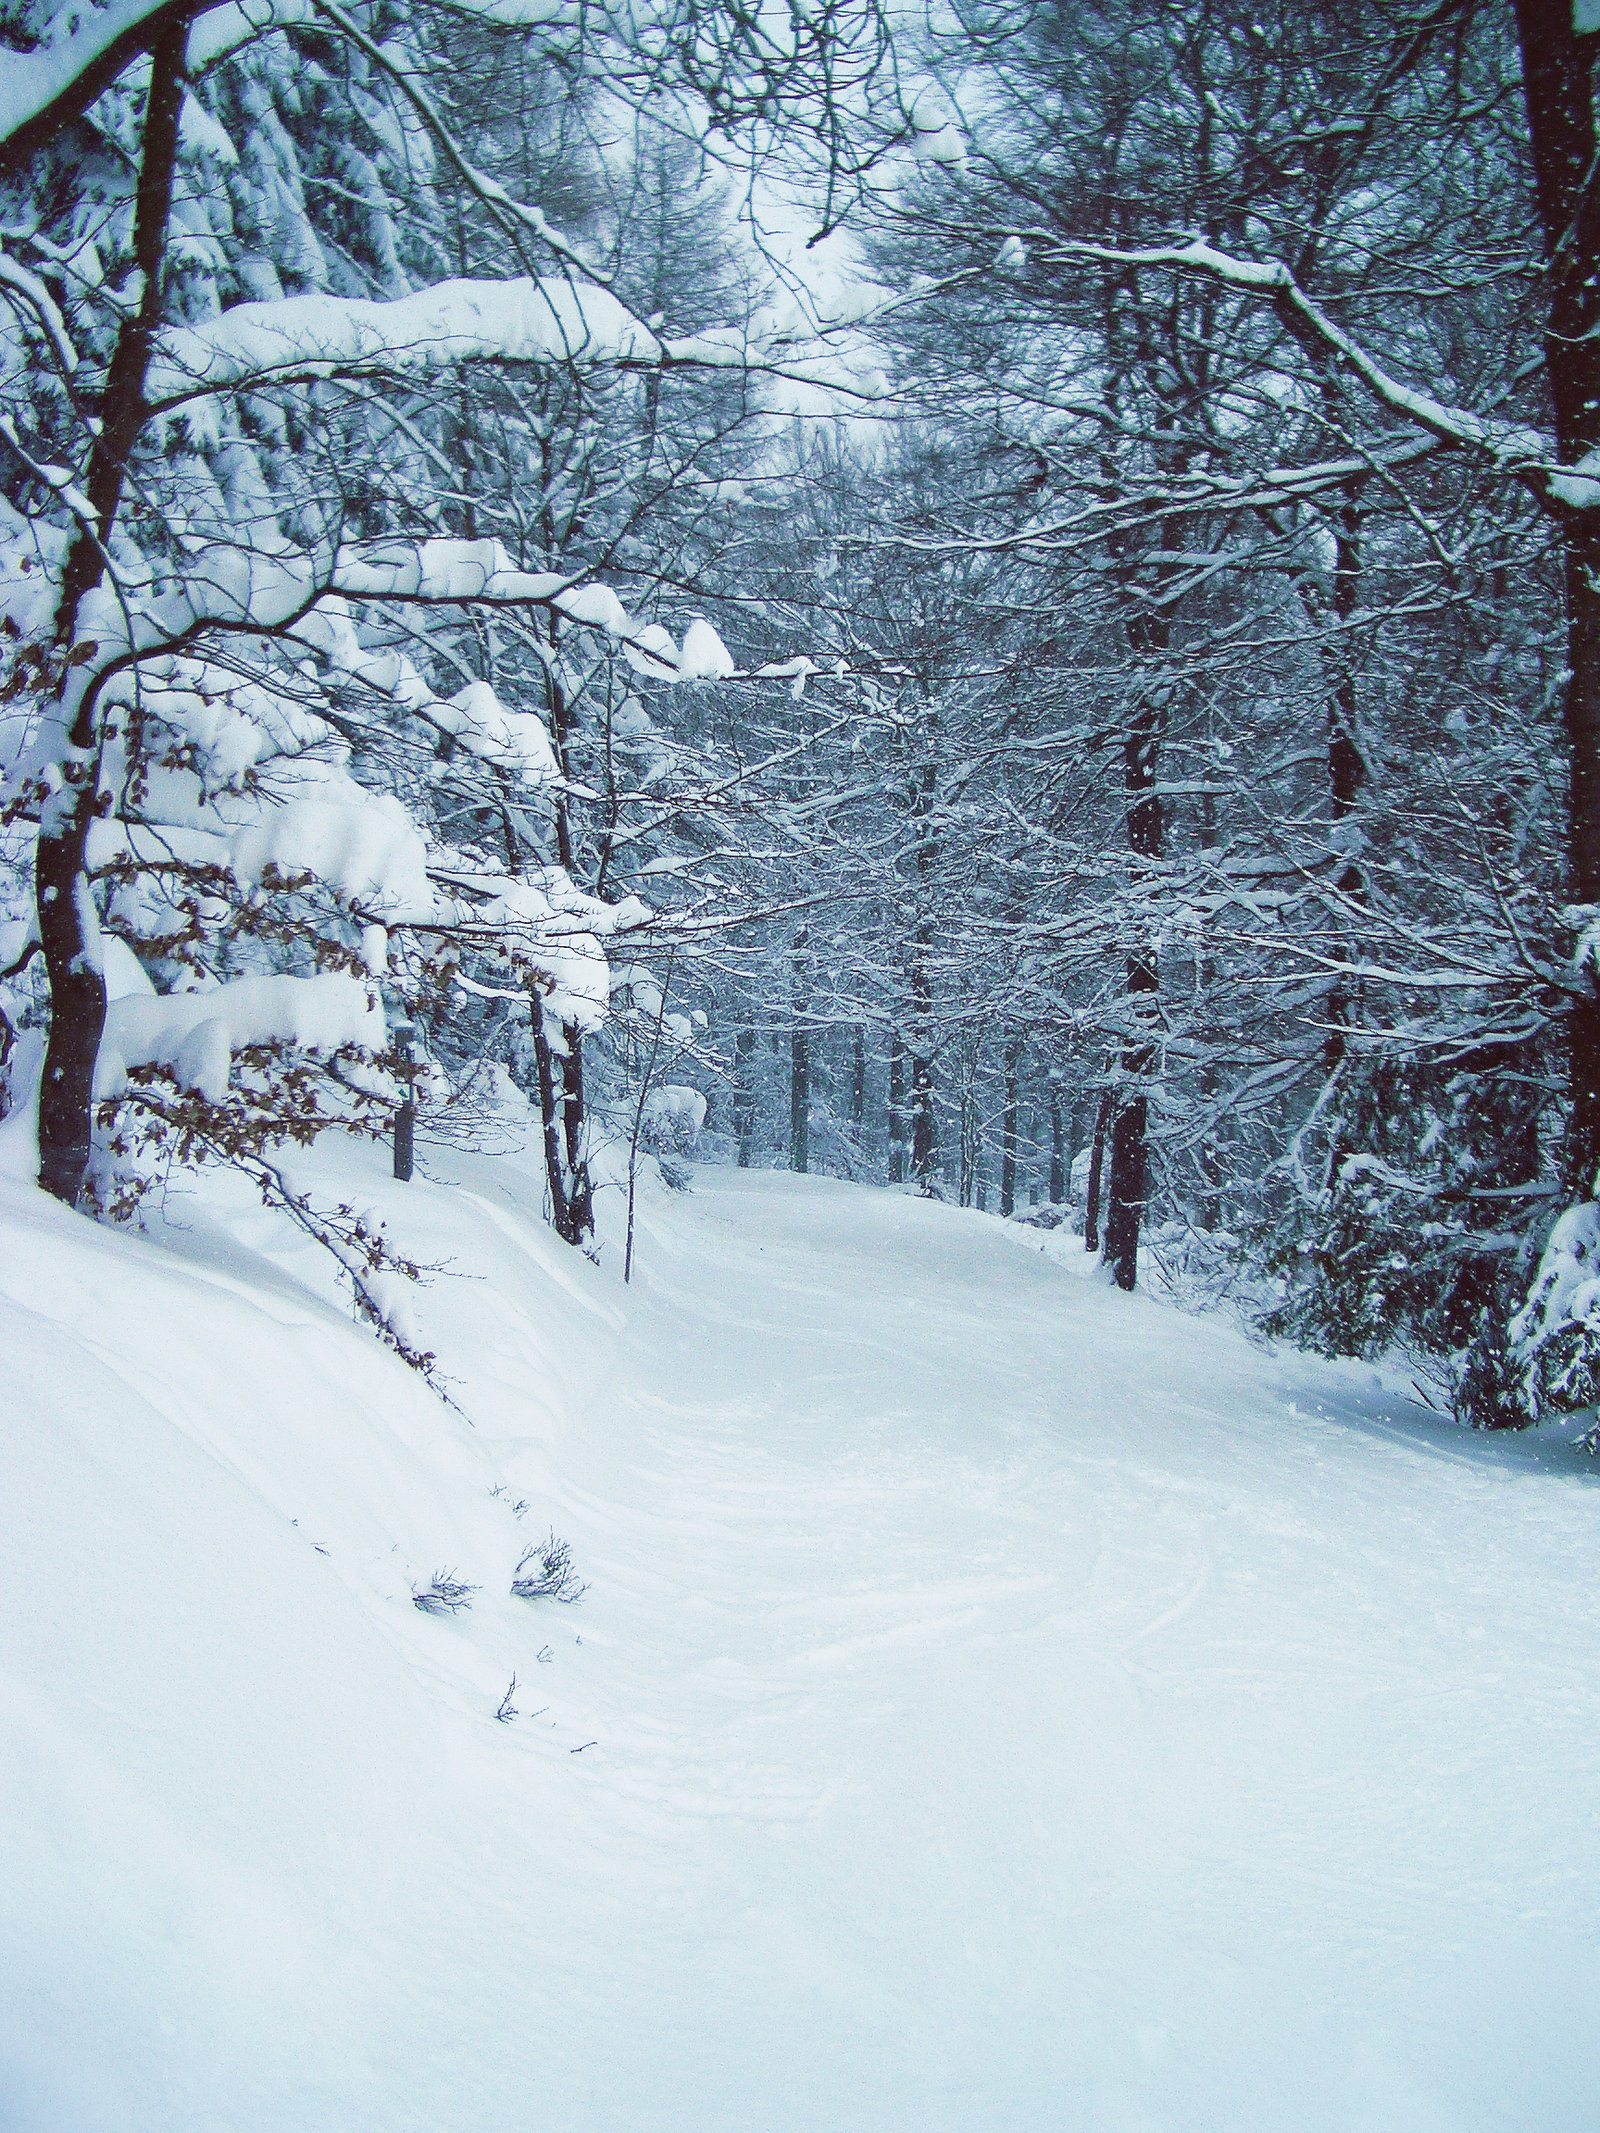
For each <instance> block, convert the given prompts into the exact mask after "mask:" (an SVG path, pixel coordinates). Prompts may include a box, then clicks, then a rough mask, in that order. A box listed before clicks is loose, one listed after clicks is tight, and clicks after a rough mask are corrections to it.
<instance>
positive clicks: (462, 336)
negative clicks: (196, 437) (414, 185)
mask: <svg viewBox="0 0 1600 2133" xmlns="http://www.w3.org/2000/svg"><path fill="white" fill-rule="evenodd" d="M580 358H587V359H588V360H589V361H591V362H600V363H611V364H618V365H621V364H626V363H641V364H644V365H648V366H650V367H652V368H653V367H656V366H659V365H660V364H661V363H662V362H663V361H664V360H665V358H666V348H665V347H664V345H663V344H662V342H660V341H659V340H657V338H656V336H655V335H654V334H653V333H652V332H651V331H650V329H649V327H648V326H646V325H644V324H643V323H642V321H640V320H639V319H637V318H635V317H634V316H633V314H632V312H630V311H629V310H628V309H627V307H626V305H624V304H622V303H619V302H618V300H617V299H616V297H614V296H612V295H611V294H610V293H609V292H608V291H606V290H604V289H595V288H580V287H579V286H577V285H576V284H574V283H572V282H567V281H561V280H555V279H550V278H543V279H535V278H534V277H532V276H524V277H521V278H519V279H517V280H515V281H467V280H462V281H445V282H439V283H437V284H436V285H435V286H434V287H433V288H431V289H424V290H421V291H419V292H418V294H416V295H414V296H402V297H397V298H394V299H392V300H390V301H388V302H375V301H370V300H368V299H365V298H359V297H340V296H290V297H284V298H282V299H280V300H279V301H276V302H266V303H248V304H236V305H234V307H233V308H232V309H231V310H229V311H224V312H222V313H220V314H219V315H218V316H217V317H216V318H213V319H207V320H205V321H204V322H203V323H202V324H200V325H198V326H176V327H169V328H167V330H166V331H165V332H163V333H162V335H161V337H160V340H159V342H158V343H157V348H156V354H155V358H154V361H153V362H152V363H151V366H150V375H149V379H148V382H147V386H146V398H147V400H148V403H149V405H150V408H151V410H152V412H153V413H155V414H164V413H167V412H169V411H171V410H173V409H175V408H178V407H181V406H182V405H183V404H184V403H185V402H186V401H189V400H192V399H195V398H198V397H199V396H201V395H203V394H208V393H216V392H235V391H241V390H254V389H256V388H258V387H262V386H268V385H285V384H291V383H298V382H300V381H301V380H304V379H307V378H316V377H329V376H331V375H334V374H335V373H349V372H351V371H363V370H367V371H370V370H374V369H392V368H394V367H395V366H397V365H398V366H404V365H415V366H416V367H418V368H423V369H427V368H433V367H441V366H445V365H452V364H459V363H475V362H479V363H481V362H508V363H569V362H573V361H576V360H578V359H580Z"/></svg>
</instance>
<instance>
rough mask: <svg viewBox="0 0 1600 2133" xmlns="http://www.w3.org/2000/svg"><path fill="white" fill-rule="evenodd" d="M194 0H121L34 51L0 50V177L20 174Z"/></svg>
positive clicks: (73, 17)
mask: <svg viewBox="0 0 1600 2133" xmlns="http://www.w3.org/2000/svg"><path fill="white" fill-rule="evenodd" d="M194 13H195V7H194V0H120V4H119V5H115V6H112V7H107V8H102V9H101V10H100V11H99V12H98V13H93V14H90V15H89V16H88V19H87V20H84V19H83V18H82V17H80V16H78V15H77V14H76V13H68V14H66V15H65V17H64V19H65V20H66V21H68V22H70V23H71V24H72V25H73V27H72V28H71V29H70V30H69V31H68V33H67V34H66V35H65V36H64V37H58V38H56V39H55V40H54V42H47V43H45V44H42V45H41V46H40V47H39V48H38V50H36V51H33V52H0V178H11V177H15V176H16V175H17V174H18V172H20V171H21V170H22V169H24V168H25V167H26V165H27V162H28V160H29V158H30V157H31V156H34V155H36V154H37V153H38V151H39V150H40V149H41V148H42V147H43V146H44V144H45V142H46V141H48V140H49V139H50V137H51V136H52V134H54V133H56V132H57V131H58V130H59V129H60V128H61V127H62V126H63V125H65V124H66V122H67V120H68V119H70V118H72V117H73V116H75V115H76V114H77V113H78V112H80V111H85V110H87V109H88V107H89V105H90V104H92V103H93V102H94V100H95V98H96V97H97V96H98V95H99V94H100V93H101V91H102V90H104V89H107V88H109V87H110V85H111V83H112V82H113V81H115V79H116V77H117V76H118V75H119V74H120V73H121V71H122V69H123V68H124V67H125V66H127V65H128V63H129V62H130V61H131V60H133V59H136V58H137V57H138V55H139V54H140V53H141V52H146V51H148V50H149V49H150V46H151V45H152V44H153V43H154V42H155V40H156V38H158V37H159V36H160V35H161V34H162V33H163V31H165V30H167V29H168V28H170V27H171V26H172V25H173V24H174V23H181V22H183V21H184V20H185V19H186V18H187V17H189V16H191V15H193V14H194Z"/></svg>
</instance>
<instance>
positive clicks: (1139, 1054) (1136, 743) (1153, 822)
mask: <svg viewBox="0 0 1600 2133" xmlns="http://www.w3.org/2000/svg"><path fill="white" fill-rule="evenodd" d="M1128 634H1129V638H1130V641H1131V642H1132V643H1133V645H1134V648H1135V650H1137V651H1138V652H1139V653H1141V654H1142V655H1143V656H1144V657H1145V658H1146V659H1147V660H1150V661H1152V662H1153V661H1154V660H1156V659H1158V658H1160V657H1162V656H1163V655H1164V654H1165V652H1166V649H1167V641H1168V634H1169V633H1168V626H1167V623H1166V621H1165V619H1164V618H1161V617H1151V616H1141V617H1138V618H1136V619H1135V621H1134V623H1133V624H1131V625H1130V628H1129V632H1128ZM1148 680H1149V677H1147V686H1146V688H1145V691H1144V693H1143V695H1142V696H1141V699H1140V701H1139V703H1138V705H1137V707H1136V709H1135V712H1134V715H1133V717H1132V719H1131V720H1130V722H1129V726H1128V731H1127V735H1126V737H1125V738H1124V741H1123V744H1122V774H1123V789H1124V791H1125V792H1126V794H1127V797H1128V817H1127V820H1128V849H1129V851H1130V852H1131V853H1132V854H1133V857H1134V862H1135V866H1136V867H1137V866H1138V865H1139V863H1140V862H1141V861H1143V862H1154V861H1156V860H1158V859H1159V858H1160V857H1161V845H1162V828H1163V824H1162V812H1161V800H1160V797H1159V795H1158V794H1157V793H1156V791H1155V783H1156V770H1157V764H1158V761H1159V757H1160V752H1161V737H1162V729H1163V724H1164V712H1163V709H1162V702H1163V701H1164V699H1160V700H1158V698H1157V695H1156V693H1155V691H1154V690H1153V689H1151V688H1150V687H1149V686H1148ZM1159 983H1160V976H1159V970H1158V966H1157V962H1156V951H1155V948H1154V945H1153V944H1152V945H1141V946H1139V947H1137V948H1136V949H1135V950H1134V951H1133V953H1132V954H1131V955H1130V956H1129V957H1128V975H1127V980H1126V985H1127V999H1128V1010H1129V1019H1130V1021H1131V1022H1132V1023H1133V1025H1134V1027H1135V1028H1136V1029H1137V1028H1138V1026H1139V1025H1140V1024H1145V1025H1151V1024H1153V1022H1154V1015H1155V995H1156V991H1157V988H1158V986H1159ZM1155 1063H1156V1046H1155V1044H1154V1043H1153V1042H1152V1041H1151V1040H1149V1039H1148V1038H1145V1037H1143V1036H1131V1037H1130V1038H1129V1040H1128V1042H1127V1043H1126V1044H1125V1045H1124V1047H1123V1052H1122V1075H1121V1102H1120V1105H1119V1107H1118V1110H1117V1115H1116V1118H1115V1120H1114V1121H1113V1124H1112V1129H1111V1136H1110V1147H1111V1182H1110V1190H1109V1192H1108V1193H1107V1195H1106V1199H1107V1206H1106V1248H1105V1256H1106V1259H1107V1261H1108V1263H1109V1264H1110V1267H1111V1270H1112V1273H1113V1275H1114V1276H1115V1278H1116V1283H1117V1287H1118V1288H1119V1289H1131V1288H1132V1287H1133V1286H1134V1284H1135V1282H1136V1281H1137V1279H1138V1267H1139V1229H1140V1225H1141V1224H1142V1222H1143V1220H1144V1210H1145V1196H1146V1189H1147V1183H1148V1176H1149V1158H1148V1155H1147V1152H1146V1147H1145V1134H1146V1127H1147V1124H1148V1120H1149V1103H1148V1099H1147V1097H1146V1094H1145V1089H1146V1083H1147V1079H1148V1076H1149V1074H1150V1071H1151V1069H1152V1068H1153V1067H1154V1065H1155Z"/></svg>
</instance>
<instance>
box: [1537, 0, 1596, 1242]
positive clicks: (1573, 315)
mask: <svg viewBox="0 0 1600 2133" xmlns="http://www.w3.org/2000/svg"><path fill="white" fill-rule="evenodd" d="M1516 12H1517V33H1518V38H1519V40H1520V43H1521V47H1522V79H1523V86H1524V91H1525V94H1526V98H1527V108H1528V134H1529V140H1530V143H1531V146H1532V149H1533V168H1534V177H1535V180H1536V184H1537V189H1538V201H1539V217H1540V220H1541V222H1542V223H1543V225H1544V238H1545V252H1546V258H1547V260H1548V262H1549V267H1548V290H1549V305H1550V308H1549V314H1548V318H1547V321H1546V332H1545V370H1546V374H1547V376H1548V378H1549V383H1550V397H1551V400H1552V403H1553V405H1554V408H1555V418H1556V440H1557V445H1558V449H1559V452H1560V456H1561V459H1562V462H1563V463H1564V464H1566V465H1569V466H1570V465H1573V464H1575V463H1576V462H1577V461H1578V460H1580V459H1582V458H1583V457H1584V456H1585V455H1586V454H1587V453H1589V452H1591V451H1593V450H1594V449H1595V448H1596V446H1597V445H1600V337H1597V336H1600V185H1596V183H1595V181H1594V169H1595V162H1596V148H1597V143H1596V134H1595V112H1594V70H1595V62H1596V59H1597V57H1600V36H1597V35H1595V34H1594V33H1593V32H1586V33H1584V34H1583V35H1581V36H1580V35H1579V34H1578V32H1577V31H1576V30H1575V29H1574V27H1573V15H1574V8H1573V4H1572V0H1517V11H1516ZM1562 532H1563V537H1564V542H1565V551H1566V553H1565V561H1566V587H1567V675H1568V678H1567V688H1566V703H1565V713H1566V729H1567V744H1568V748H1569V751H1570V764H1569V776H1570V779H1571V788H1570V789H1571V814H1570V827H1569V841H1568V893H1569V895H1570V897H1571V899H1572V901H1573V902H1574V903H1575V904H1579V905H1600V590H1597V585H1600V576H1597V574H1600V530H1597V529H1594V528H1593V527H1592V525H1591V523H1590V521H1589V519H1588V518H1587V517H1584V516H1580V515H1579V514H1577V513H1576V512H1573V513H1569V514H1567V515H1566V516H1564V517H1563V519H1562ZM1590 983H1591V987H1592V984H1593V980H1592V977H1591V979H1590ZM1569 1044H1570V1074H1571V1095H1572V1110H1571V1119H1570V1123H1569V1127H1568V1134H1567V1148H1566V1161H1565V1170H1566V1181H1567V1186H1568V1189H1569V1191H1571V1192H1572V1193H1573V1194H1574V1195H1576V1196H1578V1197H1580V1198H1583V1199H1592V1198H1594V1196H1595V1188H1596V1175H1597V1172H1600V1001H1597V1000H1596V998H1595V997H1594V994H1593V991H1592V990H1591V992H1590V995H1589V997H1587V998H1585V999H1582V1000H1579V1001H1578V1002H1577V1003H1575V1005H1574V1007H1573V1009H1572V1013H1571V1019H1570V1023H1569Z"/></svg>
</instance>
